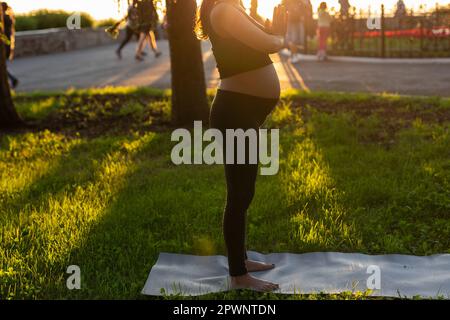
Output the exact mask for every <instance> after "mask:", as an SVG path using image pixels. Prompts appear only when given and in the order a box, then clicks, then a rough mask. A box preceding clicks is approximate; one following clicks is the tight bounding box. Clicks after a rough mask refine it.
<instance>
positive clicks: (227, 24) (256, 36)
mask: <svg viewBox="0 0 450 320" xmlns="http://www.w3.org/2000/svg"><path fill="white" fill-rule="evenodd" d="M210 19H211V25H212V27H213V28H214V30H215V31H216V32H217V33H219V34H220V35H223V36H225V37H232V38H235V39H236V40H239V41H241V42H242V43H245V44H246V45H248V46H249V47H251V48H253V49H255V50H258V51H261V52H265V53H269V54H270V53H276V52H278V51H280V50H281V49H283V48H284V37H283V36H281V35H280V36H276V35H270V34H268V33H266V32H264V31H263V30H261V29H260V28H258V27H257V26H256V25H255V24H254V23H252V22H251V21H250V20H249V19H248V17H246V16H245V13H244V12H242V11H240V10H239V9H238V8H236V7H234V6H233V5H229V4H226V3H220V4H218V5H216V6H215V7H214V9H213V10H212V11H211V17H210Z"/></svg>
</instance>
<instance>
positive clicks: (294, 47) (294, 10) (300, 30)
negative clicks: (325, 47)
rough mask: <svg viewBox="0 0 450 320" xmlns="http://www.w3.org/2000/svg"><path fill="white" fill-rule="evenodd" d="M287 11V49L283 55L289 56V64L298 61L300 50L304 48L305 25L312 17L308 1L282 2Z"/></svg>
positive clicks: (287, 0)
mask: <svg viewBox="0 0 450 320" xmlns="http://www.w3.org/2000/svg"><path fill="white" fill-rule="evenodd" d="M283 3H284V4H285V6H286V9H287V11H288V29H287V33H286V43H287V47H288V48H287V49H285V50H283V51H282V53H283V54H284V55H289V56H290V61H291V63H298V62H299V61H300V54H299V52H300V49H304V48H306V41H307V37H308V35H307V30H306V28H307V23H308V22H309V21H308V20H309V17H310V16H311V17H312V5H311V2H310V1H309V0H284V2H283Z"/></svg>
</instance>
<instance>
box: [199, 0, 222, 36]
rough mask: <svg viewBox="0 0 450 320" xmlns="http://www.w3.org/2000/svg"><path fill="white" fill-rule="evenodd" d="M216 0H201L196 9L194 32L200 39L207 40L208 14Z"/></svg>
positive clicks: (208, 28)
mask: <svg viewBox="0 0 450 320" xmlns="http://www.w3.org/2000/svg"><path fill="white" fill-rule="evenodd" d="M217 1H218V0H203V1H202V4H201V5H200V8H199V9H198V11H197V23H196V24H195V34H196V35H197V38H198V39H200V40H208V38H209V30H210V27H211V25H210V23H209V15H210V14H211V10H212V9H213V7H214V5H215V4H216V2H217Z"/></svg>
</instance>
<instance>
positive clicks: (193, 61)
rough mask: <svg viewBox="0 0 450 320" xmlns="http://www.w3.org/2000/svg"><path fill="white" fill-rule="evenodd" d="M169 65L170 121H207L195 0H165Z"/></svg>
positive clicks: (184, 123)
mask: <svg viewBox="0 0 450 320" xmlns="http://www.w3.org/2000/svg"><path fill="white" fill-rule="evenodd" d="M166 9H167V22H168V37H169V46H170V58H171V68H172V122H173V123H174V124H175V125H193V122H194V121H195V120H201V121H203V122H204V123H208V119H209V108H208V101H207V97H206V82H205V73H204V68H203V55H202V50H201V45H200V41H199V40H198V39H197V38H196V36H195V34H194V26H195V16H196V11H197V3H196V1H195V0H166Z"/></svg>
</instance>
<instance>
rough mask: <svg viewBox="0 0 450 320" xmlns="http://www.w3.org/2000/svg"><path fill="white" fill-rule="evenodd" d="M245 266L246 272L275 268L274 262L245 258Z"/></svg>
mask: <svg viewBox="0 0 450 320" xmlns="http://www.w3.org/2000/svg"><path fill="white" fill-rule="evenodd" d="M245 266H246V267H247V270H248V272H258V271H266V270H270V269H273V268H275V265H274V264H270V263H264V262H258V261H252V260H245Z"/></svg>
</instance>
